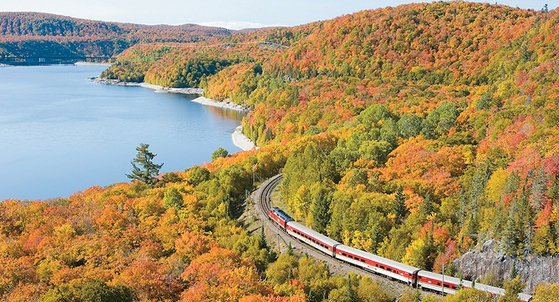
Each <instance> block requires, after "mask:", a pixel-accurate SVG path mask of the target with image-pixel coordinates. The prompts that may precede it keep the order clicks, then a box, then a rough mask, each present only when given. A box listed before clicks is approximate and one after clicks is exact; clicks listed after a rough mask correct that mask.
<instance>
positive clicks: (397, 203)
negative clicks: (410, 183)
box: [392, 186, 407, 222]
mask: <svg viewBox="0 0 559 302" xmlns="http://www.w3.org/2000/svg"><path fill="white" fill-rule="evenodd" d="M403 191H404V189H403V188H402V186H400V187H398V191H396V200H394V203H393V204H392V213H393V214H394V215H396V219H397V220H398V221H399V222H402V221H403V219H404V218H405V217H406V212H407V208H406V197H405V196H404V192H403Z"/></svg>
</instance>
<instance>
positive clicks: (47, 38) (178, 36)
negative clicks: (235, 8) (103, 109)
mask: <svg viewBox="0 0 559 302" xmlns="http://www.w3.org/2000/svg"><path fill="white" fill-rule="evenodd" d="M231 34H232V31H230V30H227V29H224V28H215V27H205V26H199V25H194V24H185V25H178V26H171V25H138V24H129V23H112V22H102V21H92V20H83V19H76V18H71V17H66V16H59V15H52V14H45V13H34V12H2V13H0V61H8V62H10V61H25V60H28V61H29V60H32V59H31V58H35V59H38V58H41V57H42V58H46V59H50V60H55V59H57V58H79V57H99V58H104V59H106V58H110V57H112V56H114V55H116V54H119V53H121V52H122V51H123V50H125V49H127V48H128V47H130V46H132V45H135V44H138V43H152V42H198V41H203V40H206V39H208V38H211V37H226V36H230V35H231ZM29 62H33V61H29ZM35 62H36V61H35Z"/></svg>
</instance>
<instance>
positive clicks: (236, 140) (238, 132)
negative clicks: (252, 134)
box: [231, 126, 259, 151]
mask: <svg viewBox="0 0 559 302" xmlns="http://www.w3.org/2000/svg"><path fill="white" fill-rule="evenodd" d="M231 139H232V140H233V145H235V146H237V147H239V148H241V150H243V151H250V150H252V149H254V148H256V149H259V148H258V147H257V146H256V145H255V144H254V143H253V142H252V140H251V139H250V138H248V137H246V136H245V135H244V134H243V126H238V127H237V128H236V129H235V131H234V132H233V133H232V134H231Z"/></svg>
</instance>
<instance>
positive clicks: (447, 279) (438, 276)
mask: <svg viewBox="0 0 559 302" xmlns="http://www.w3.org/2000/svg"><path fill="white" fill-rule="evenodd" d="M417 275H418V276H425V277H428V278H432V279H436V280H441V281H442V279H443V275H442V274H439V273H433V272H430V271H424V270H421V271H420V272H419V273H418V274H417ZM444 282H445V283H446V282H448V283H453V284H458V285H460V283H462V286H463V287H468V288H471V287H472V281H469V280H464V279H462V280H460V279H459V278H456V277H451V276H448V275H444ZM486 286H487V285H486ZM476 288H478V284H476Z"/></svg>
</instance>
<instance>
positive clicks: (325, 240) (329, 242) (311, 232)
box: [288, 221, 341, 246]
mask: <svg viewBox="0 0 559 302" xmlns="http://www.w3.org/2000/svg"><path fill="white" fill-rule="evenodd" d="M288 225H289V226H291V227H293V228H295V229H297V230H299V231H301V232H303V233H305V234H307V235H309V236H311V237H313V238H314V239H317V240H320V241H322V242H323V243H326V244H327V245H329V246H335V245H339V244H341V243H339V242H337V241H336V240H334V239H332V238H330V237H326V236H324V235H322V234H320V233H319V232H317V231H314V230H312V229H310V228H308V227H306V226H304V225H302V224H300V223H297V222H295V221H291V222H289V223H288Z"/></svg>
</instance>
